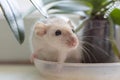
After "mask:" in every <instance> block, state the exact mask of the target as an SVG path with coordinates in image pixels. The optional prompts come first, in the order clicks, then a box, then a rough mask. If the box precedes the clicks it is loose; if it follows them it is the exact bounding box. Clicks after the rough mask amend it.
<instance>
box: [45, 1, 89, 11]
mask: <svg viewBox="0 0 120 80" xmlns="http://www.w3.org/2000/svg"><path fill="white" fill-rule="evenodd" d="M71 5H72V6H71ZM46 7H47V10H48V12H49V10H59V11H63V12H70V13H74V12H79V11H87V10H90V8H89V7H87V6H85V5H82V4H81V5H80V4H78V3H75V2H73V1H56V2H53V3H51V4H50V5H49V7H48V6H46Z"/></svg>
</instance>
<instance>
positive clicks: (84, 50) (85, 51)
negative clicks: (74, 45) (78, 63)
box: [82, 48, 92, 63]
mask: <svg viewBox="0 0 120 80" xmlns="http://www.w3.org/2000/svg"><path fill="white" fill-rule="evenodd" d="M82 50H83V52H85V53H86V55H87V56H88V59H89V61H90V63H91V62H92V61H91V57H90V55H89V54H88V51H86V50H85V49H84V48H82Z"/></svg>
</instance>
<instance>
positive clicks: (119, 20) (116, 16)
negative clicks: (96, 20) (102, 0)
mask: <svg viewBox="0 0 120 80" xmlns="http://www.w3.org/2000/svg"><path fill="white" fill-rule="evenodd" d="M110 16H111V18H112V20H113V22H114V23H115V24H118V25H120V9H117V8H115V9H114V10H113V11H112V12H111V14H110Z"/></svg>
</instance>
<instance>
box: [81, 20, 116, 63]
mask: <svg viewBox="0 0 120 80" xmlns="http://www.w3.org/2000/svg"><path fill="white" fill-rule="evenodd" d="M110 25H111V24H110V22H109V21H108V20H107V19H100V20H99V19H89V20H88V22H87V23H86V25H85V26H84V30H83V42H84V44H83V45H82V46H83V48H84V50H82V52H83V57H82V62H83V63H111V62H116V61H118V58H117V56H116V55H115V54H114V52H113V50H112V47H111V43H110V40H109V37H110ZM113 31H114V38H115V35H116V34H115V33H116V31H115V27H114V26H113Z"/></svg>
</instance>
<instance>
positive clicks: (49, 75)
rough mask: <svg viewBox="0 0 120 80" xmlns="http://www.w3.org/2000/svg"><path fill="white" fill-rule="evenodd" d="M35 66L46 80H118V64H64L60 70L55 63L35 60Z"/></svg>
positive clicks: (119, 64) (119, 67) (119, 66)
mask: <svg viewBox="0 0 120 80" xmlns="http://www.w3.org/2000/svg"><path fill="white" fill-rule="evenodd" d="M35 66H36V68H37V69H38V70H39V72H40V73H41V75H44V76H43V78H46V80H120V63H106V64H105V63H103V64H102V63H101V64H80V63H78V64H77V63H73V64H72V63H65V64H63V67H62V68H61V69H60V68H59V67H58V64H57V63H55V62H47V61H42V60H38V59H35ZM58 68H59V69H58Z"/></svg>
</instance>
